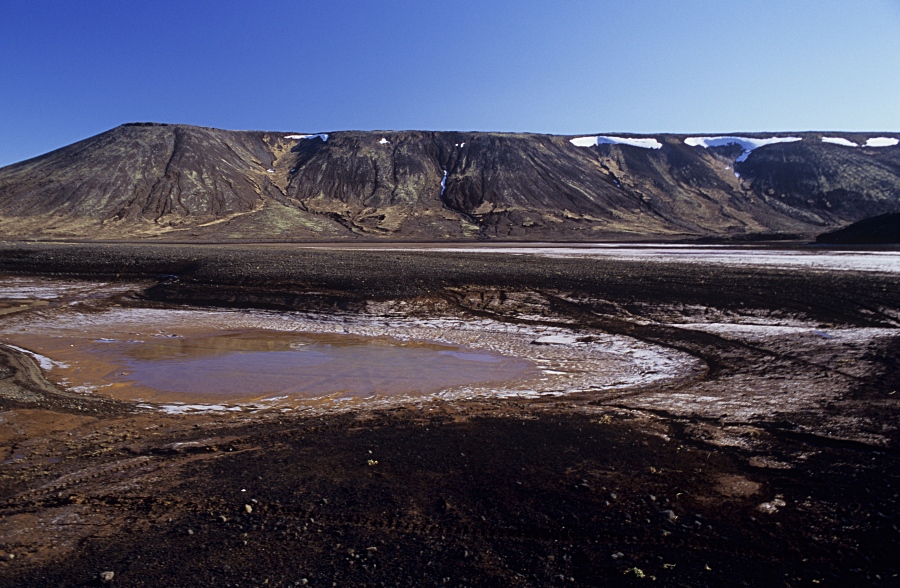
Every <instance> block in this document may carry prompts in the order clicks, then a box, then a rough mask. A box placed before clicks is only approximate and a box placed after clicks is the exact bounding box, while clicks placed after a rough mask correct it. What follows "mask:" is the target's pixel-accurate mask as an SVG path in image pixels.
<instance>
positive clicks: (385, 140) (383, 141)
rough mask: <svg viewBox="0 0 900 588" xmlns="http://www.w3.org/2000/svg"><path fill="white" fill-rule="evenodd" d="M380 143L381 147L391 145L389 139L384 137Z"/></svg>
mask: <svg viewBox="0 0 900 588" xmlns="http://www.w3.org/2000/svg"><path fill="white" fill-rule="evenodd" d="M378 143H379V144H381V145H387V144H388V143H390V141H388V140H387V139H385V138H384V137H382V138H381V141H379V142H378Z"/></svg>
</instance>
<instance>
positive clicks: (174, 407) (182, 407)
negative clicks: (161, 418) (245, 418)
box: [157, 403, 240, 414]
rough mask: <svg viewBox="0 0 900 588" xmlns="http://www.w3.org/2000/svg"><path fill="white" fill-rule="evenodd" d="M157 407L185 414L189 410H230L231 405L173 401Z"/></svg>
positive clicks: (170, 412)
mask: <svg viewBox="0 0 900 588" xmlns="http://www.w3.org/2000/svg"><path fill="white" fill-rule="evenodd" d="M157 408H158V409H159V410H161V411H162V412H164V413H167V414H185V413H189V412H223V411H226V410H231V407H227V406H225V405H224V404H181V403H173V404H161V405H159V406H158V407H157ZM238 410H240V409H238Z"/></svg>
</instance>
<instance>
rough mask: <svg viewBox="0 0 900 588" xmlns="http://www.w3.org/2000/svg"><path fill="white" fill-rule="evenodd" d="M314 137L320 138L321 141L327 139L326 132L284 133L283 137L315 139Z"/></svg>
mask: <svg viewBox="0 0 900 588" xmlns="http://www.w3.org/2000/svg"><path fill="white" fill-rule="evenodd" d="M316 137H318V138H320V139H322V141H323V142H324V141H327V140H328V133H319V134H317V135H285V136H284V138H285V139H298V140H299V139H315V138H316Z"/></svg>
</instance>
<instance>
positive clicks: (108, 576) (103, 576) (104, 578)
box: [100, 572, 116, 584]
mask: <svg viewBox="0 0 900 588" xmlns="http://www.w3.org/2000/svg"><path fill="white" fill-rule="evenodd" d="M115 577H116V573H115V572H100V581H101V582H103V583H104V584H109V583H111V582H112V581H113V578H115Z"/></svg>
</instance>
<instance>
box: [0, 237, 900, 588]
mask: <svg viewBox="0 0 900 588" xmlns="http://www.w3.org/2000/svg"><path fill="white" fill-rule="evenodd" d="M0 274H2V275H6V276H12V275H17V276H24V275H31V276H44V277H59V278H67V279H73V278H74V279H84V280H94V281H97V280H102V281H106V282H115V281H131V282H135V283H140V284H146V285H145V286H141V287H140V288H138V289H137V290H136V291H135V292H134V293H132V294H125V295H118V296H113V297H110V298H103V297H99V298H97V299H96V300H91V301H88V302H87V303H86V304H87V305H88V306H89V307H90V308H92V309H95V310H97V311H101V310H103V309H104V308H107V307H109V306H110V305H112V304H118V305H124V306H153V307H158V308H178V307H180V306H181V305H191V306H194V307H198V306H199V307H216V306H227V307H240V308H269V309H275V310H279V309H283V310H311V311H316V312H325V313H334V314H340V313H364V312H367V307H368V305H370V304H372V303H373V302H379V301H392V300H393V301H396V300H403V301H406V302H407V303H408V305H409V307H410V311H409V312H410V313H422V314H427V313H430V312H444V313H448V312H450V313H455V314H456V315H459V316H467V317H485V316H489V317H492V318H495V319H497V320H501V321H507V322H539V323H542V324H547V325H561V326H564V327H566V328H573V329H574V328H577V329H578V330H579V332H588V333H590V332H593V333H598V334H600V333H614V334H623V335H628V336H631V337H634V338H637V339H639V340H642V341H645V342H649V343H653V344H656V345H661V346H664V347H669V348H674V349H678V350H680V351H683V352H686V353H688V354H690V355H692V356H693V357H695V358H698V359H699V360H701V361H702V362H703V365H704V366H705V369H704V371H702V372H701V373H700V374H699V375H697V377H695V378H692V379H690V380H689V381H684V380H679V381H673V382H671V383H669V384H664V385H659V386H655V387H651V388H644V389H630V390H614V391H596V392H584V393H580V394H572V395H568V396H563V397H549V398H539V399H525V398H522V399H501V398H493V399H491V398H486V399H484V398H482V399H472V400H461V401H453V402H450V401H438V400H429V401H415V402H406V403H398V404H396V405H393V406H388V407H384V406H380V407H377V408H366V406H365V405H364V404H361V405H358V406H355V407H351V408H349V409H348V408H344V409H340V410H337V409H325V408H323V409H321V410H315V411H307V412H303V413H300V414H295V413H284V414H282V413H278V412H270V413H266V412H261V413H252V414H251V413H242V414H237V415H235V414H228V415H223V414H194V415H192V414H186V415H166V414H160V413H156V412H153V411H148V410H142V409H139V408H137V407H136V406H133V405H131V404H128V403H123V402H116V401H112V400H105V399H92V398H89V397H85V396H80V395H74V394H70V393H65V392H64V391H60V390H57V389H55V388H54V387H53V386H52V385H51V384H50V383H49V382H47V381H46V380H44V379H43V377H42V376H41V374H40V371H39V370H38V368H37V366H36V364H34V362H33V361H32V360H31V359H30V358H29V357H28V356H26V355H24V354H21V353H18V352H16V351H15V350H11V349H9V348H7V347H3V346H0V463H2V465H0V555H2V556H3V558H2V559H3V561H2V563H0V584H2V585H4V586H91V585H106V584H109V585H114V586H160V585H166V586H262V585H267V586H295V585H298V586H299V585H308V586H381V585H384V586H432V585H440V586H555V585H558V586H572V585H581V586H620V585H621V586H631V585H638V586H639V585H658V586H895V585H898V584H900V581H898V577H897V574H898V573H900V569H898V568H900V566H898V563H897V561H898V560H897V555H896V554H897V553H898V547H900V531H898V527H897V525H898V520H900V507H898V497H900V496H898V493H900V459H898V458H900V455H898V439H900V436H898V431H897V417H898V412H900V411H898V396H900V393H898V391H900V369H898V368H900V366H898V361H900V338H898V334H900V331H898V326H900V277H898V276H897V275H889V274H877V273H861V272H850V271H843V272H838V271H831V272H821V271H813V270H802V269H801V270H797V269H795V270H790V271H788V270H777V269H762V268H725V267H720V266H719V267H717V266H705V265H682V264H660V263H637V262H627V263H626V262H621V261H612V260H597V259H595V260H586V259H542V258H536V257H530V256H519V257H512V256H501V255H488V254H452V255H451V254H446V253H437V252H421V253H410V252H399V251H393V252H392V251H380V252H379V251H346V250H322V251H318V250H303V249H296V248H291V247H289V246H275V245H270V246H258V247H253V246H243V247H228V246H174V245H173V246H164V245H154V246H146V245H140V246H139V245H124V244H122V245H72V244H69V245H65V244H55V245H51V244H5V245H3V246H0ZM55 304H63V302H59V303H56V302H53V301H51V302H50V304H49V305H46V306H39V305H36V304H33V303H30V302H24V303H23V302H22V301H17V302H13V301H0V311H3V310H6V311H7V312H6V313H5V314H0V322H2V321H4V320H10V317H12V316H22V313H31V312H41V311H43V310H46V309H47V308H48V307H49V308H51V309H52V308H53V307H54V305H55ZM742 324H743V325H746V324H751V325H753V328H752V329H750V330H747V329H744V330H741V328H738V327H737V326H736V325H738V326H739V325H742ZM748 333H749V334H748ZM248 507H249V508H248ZM110 571H111V572H114V575H113V576H112V578H111V580H109V576H105V577H104V576H101V574H102V573H103V572H110ZM104 578H105V579H104Z"/></svg>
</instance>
